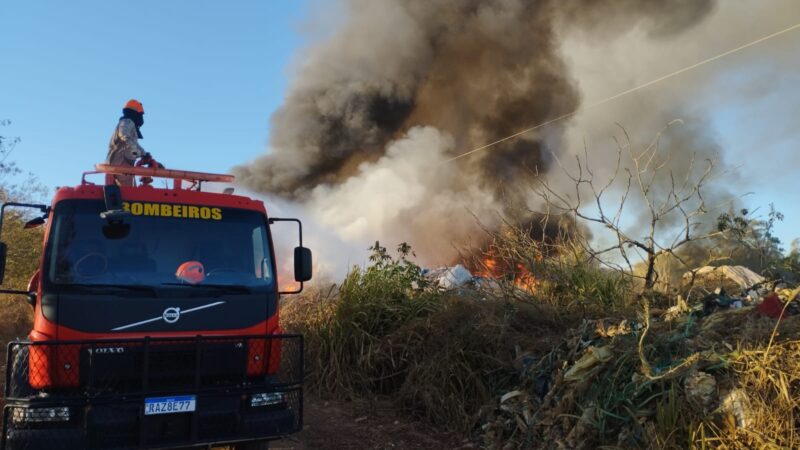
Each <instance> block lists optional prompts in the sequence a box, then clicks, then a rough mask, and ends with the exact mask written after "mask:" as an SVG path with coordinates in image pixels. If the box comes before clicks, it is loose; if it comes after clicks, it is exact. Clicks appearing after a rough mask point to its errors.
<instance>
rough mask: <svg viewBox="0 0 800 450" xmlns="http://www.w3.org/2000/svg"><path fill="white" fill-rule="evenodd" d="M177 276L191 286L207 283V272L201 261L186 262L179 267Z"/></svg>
mask: <svg viewBox="0 0 800 450" xmlns="http://www.w3.org/2000/svg"><path fill="white" fill-rule="evenodd" d="M175 276H176V277H178V279H179V280H181V281H185V282H187V283H189V284H197V283H202V282H203V281H205V279H206V270H205V268H204V267H203V263H201V262H200V261H186V262H185V263H183V264H181V265H180V266H178V270H177V271H176V272H175Z"/></svg>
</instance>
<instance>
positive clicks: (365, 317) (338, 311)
mask: <svg viewBox="0 0 800 450" xmlns="http://www.w3.org/2000/svg"><path fill="white" fill-rule="evenodd" d="M420 283H424V280H421V279H420V278H419V277H418V275H417V276H416V278H415V277H411V278H404V275H402V274H401V273H397V272H394V271H393V269H391V267H390V268H386V267H383V268H378V269H376V268H375V267H371V268H367V269H365V270H361V269H356V270H354V271H353V272H351V273H350V274H349V275H348V277H347V278H346V279H345V281H344V282H343V283H342V285H341V286H339V287H338V289H328V290H319V289H317V290H311V291H310V292H308V293H307V294H306V295H304V296H303V297H302V298H299V299H293V300H291V301H288V302H287V303H286V304H285V305H284V308H283V310H282V322H283V326H284V328H286V329H288V330H290V331H294V332H300V333H303V335H304V336H305V343H306V345H305V348H306V361H307V367H308V370H309V373H308V378H307V386H308V387H309V388H310V389H312V390H314V391H315V392H316V393H318V394H319V395H322V396H327V397H337V398H353V397H359V396H363V397H370V396H375V395H381V396H390V397H391V398H393V399H394V400H395V403H396V404H397V405H398V407H401V408H404V409H406V410H407V411H408V412H409V413H411V414H413V415H414V416H416V417H420V418H423V419H425V420H427V421H429V422H431V423H433V424H436V425H438V426H441V427H443V428H446V429H449V430H456V431H460V432H462V433H468V432H469V431H470V430H471V429H472V428H473V427H474V425H475V423H476V421H477V419H478V418H479V412H480V409H481V407H482V406H484V405H485V404H487V403H488V402H490V401H491V399H492V398H493V397H494V396H496V395H497V394H498V393H501V392H503V390H504V389H506V388H507V387H509V386H512V385H513V384H515V383H517V382H518V381H519V378H518V377H519V373H520V372H519V367H518V365H519V360H520V357H521V356H523V354H522V349H526V350H530V349H534V348H538V349H539V350H540V351H544V349H547V348H550V346H551V345H552V344H553V343H554V342H557V341H558V336H559V335H560V329H559V328H558V327H559V326H560V325H559V324H557V323H556V322H554V321H552V320H551V318H552V315H543V314H541V311H540V310H539V309H538V308H537V307H534V306H533V305H529V304H525V303H520V302H510V301H505V300H502V299H495V300H488V299H482V298H480V297H479V296H478V293H477V292H473V293H472V296H471V297H469V296H467V294H466V293H463V292H462V293H461V294H460V296H458V297H455V296H454V295H452V294H446V293H438V292H436V291H435V290H432V289H417V288H415V287H414V286H419V285H420ZM549 336H556V337H555V338H550V337H549Z"/></svg>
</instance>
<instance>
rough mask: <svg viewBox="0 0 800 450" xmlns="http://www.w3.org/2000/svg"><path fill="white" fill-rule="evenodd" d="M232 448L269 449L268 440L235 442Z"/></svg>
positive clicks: (237, 449) (242, 449)
mask: <svg viewBox="0 0 800 450" xmlns="http://www.w3.org/2000/svg"><path fill="white" fill-rule="evenodd" d="M233 450H269V441H261V442H248V443H246V444H237V445H235V446H234V447H233Z"/></svg>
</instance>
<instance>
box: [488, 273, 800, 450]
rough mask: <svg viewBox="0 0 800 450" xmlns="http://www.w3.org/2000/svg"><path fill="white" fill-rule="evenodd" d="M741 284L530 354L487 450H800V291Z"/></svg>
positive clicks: (597, 323) (492, 413) (494, 418)
mask: <svg viewBox="0 0 800 450" xmlns="http://www.w3.org/2000/svg"><path fill="white" fill-rule="evenodd" d="M730 273H735V274H737V276H738V275H742V273H741V272H738V271H733V272H730ZM740 278H742V279H745V280H746V281H745V282H743V283H741V284H725V285H724V286H718V287H717V289H715V290H714V291H713V292H711V293H710V294H708V295H707V296H705V297H703V298H701V299H699V300H700V301H697V302H696V303H695V302H693V303H695V304H692V305H690V304H689V302H688V301H686V300H684V299H683V298H682V297H679V298H678V301H676V305H675V306H673V307H672V308H670V309H669V310H667V311H656V310H653V311H650V310H649V309H648V308H647V307H646V306H645V307H644V308H643V312H642V314H641V316H640V317H639V318H638V319H637V320H635V321H633V320H627V321H622V322H618V323H612V322H609V321H608V320H593V321H584V322H583V324H582V325H581V326H580V327H579V328H577V329H573V330H570V331H569V332H567V333H566V334H565V336H564V338H563V340H562V342H561V343H560V344H559V345H558V346H556V347H555V348H553V349H552V350H551V351H550V352H549V353H547V354H543V355H538V356H537V357H533V356H531V355H529V354H526V356H525V358H526V363H525V364H521V365H520V367H521V370H520V383H519V385H518V386H516V387H515V389H513V390H511V391H510V392H508V393H505V394H504V395H501V396H498V397H497V403H496V404H495V405H494V406H493V407H491V408H487V409H486V410H485V411H484V412H483V414H482V426H481V429H480V435H481V437H482V440H483V444H484V445H485V446H486V448H489V449H497V450H500V449H502V450H506V449H513V448H534V449H553V448H555V449H590V448H597V447H601V446H610V447H618V448H687V447H689V446H695V445H697V446H704V447H711V448H722V447H724V448H767V447H769V448H800V422H796V421H795V420H794V419H793V418H796V417H800V315H797V314H795V312H794V311H796V310H797V304H798V300H797V297H798V293H800V288H797V289H791V288H790V287H788V286H783V285H780V284H777V285H776V284H772V285H768V283H766V282H765V281H764V280H763V278H761V279H759V278H760V277H751V276H750V275H749V274H746V273H745V275H744V276H742V277H740ZM751 283H752V284H751ZM725 287H728V288H730V289H731V291H727V290H726V289H725ZM733 289H736V291H733ZM728 292H732V293H728ZM645 305H646V304H645ZM523 353H524V352H523Z"/></svg>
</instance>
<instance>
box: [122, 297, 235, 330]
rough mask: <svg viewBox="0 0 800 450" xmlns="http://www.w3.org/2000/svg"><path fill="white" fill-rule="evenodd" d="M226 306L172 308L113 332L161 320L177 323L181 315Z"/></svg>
mask: <svg viewBox="0 0 800 450" xmlns="http://www.w3.org/2000/svg"><path fill="white" fill-rule="evenodd" d="M224 304H225V302H224V301H218V302H213V303H208V304H206V305H200V306H195V307H192V308H188V309H184V310H181V309H180V308H178V307H177V306H171V307H169V308H167V309H165V310H164V312H163V313H161V315H160V316H156V317H151V318H149V319H145V320H140V321H138V322H133V323H129V324H127V325H121V326H118V327H116V328H112V329H111V331H122V330H127V329H129V328H133V327H138V326H140V325H145V324H148V323H153V322H158V321H160V320H163V321H164V322H166V323H175V322H177V321H178V320H180V318H181V315H186V314H190V313H193V312H195V311H201V310H204V309H207V308H213V307H215V306H220V305H224Z"/></svg>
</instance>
